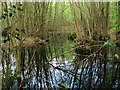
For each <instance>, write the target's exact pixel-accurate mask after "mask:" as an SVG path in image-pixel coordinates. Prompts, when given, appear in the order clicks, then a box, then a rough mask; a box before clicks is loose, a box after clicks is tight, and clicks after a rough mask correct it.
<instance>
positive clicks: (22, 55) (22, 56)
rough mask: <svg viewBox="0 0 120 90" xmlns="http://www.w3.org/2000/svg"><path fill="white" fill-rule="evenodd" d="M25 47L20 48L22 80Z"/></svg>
mask: <svg viewBox="0 0 120 90" xmlns="http://www.w3.org/2000/svg"><path fill="white" fill-rule="evenodd" d="M25 56H26V55H25V47H24V46H23V47H21V73H22V76H23V78H24V70H25Z"/></svg>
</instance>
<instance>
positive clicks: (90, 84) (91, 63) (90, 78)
mask: <svg viewBox="0 0 120 90" xmlns="http://www.w3.org/2000/svg"><path fill="white" fill-rule="evenodd" d="M92 65H93V61H91V62H90V70H89V77H88V89H87V90H90V89H92V74H93V72H92Z"/></svg>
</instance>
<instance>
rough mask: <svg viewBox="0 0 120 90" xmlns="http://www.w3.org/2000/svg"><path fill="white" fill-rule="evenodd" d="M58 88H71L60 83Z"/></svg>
mask: <svg viewBox="0 0 120 90" xmlns="http://www.w3.org/2000/svg"><path fill="white" fill-rule="evenodd" d="M58 86H59V87H60V88H66V89H67V88H69V86H67V85H65V84H64V83H62V82H60V83H58Z"/></svg>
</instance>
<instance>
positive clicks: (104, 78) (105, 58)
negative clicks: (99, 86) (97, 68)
mask: <svg viewBox="0 0 120 90" xmlns="http://www.w3.org/2000/svg"><path fill="white" fill-rule="evenodd" d="M103 51H104V53H103V55H104V68H103V70H104V75H103V83H105V80H106V78H107V77H106V75H107V66H106V65H107V48H106V47H105V48H103Z"/></svg>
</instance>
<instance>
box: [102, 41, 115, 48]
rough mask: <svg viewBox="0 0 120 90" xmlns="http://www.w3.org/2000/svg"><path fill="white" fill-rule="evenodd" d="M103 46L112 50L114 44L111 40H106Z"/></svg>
mask: <svg viewBox="0 0 120 90" xmlns="http://www.w3.org/2000/svg"><path fill="white" fill-rule="evenodd" d="M104 46H106V47H110V48H112V47H113V46H115V42H114V41H113V40H107V41H106V42H104Z"/></svg>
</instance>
